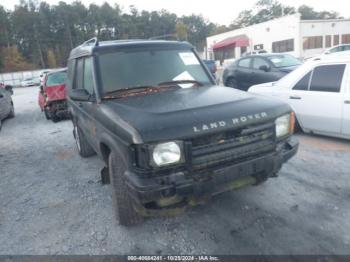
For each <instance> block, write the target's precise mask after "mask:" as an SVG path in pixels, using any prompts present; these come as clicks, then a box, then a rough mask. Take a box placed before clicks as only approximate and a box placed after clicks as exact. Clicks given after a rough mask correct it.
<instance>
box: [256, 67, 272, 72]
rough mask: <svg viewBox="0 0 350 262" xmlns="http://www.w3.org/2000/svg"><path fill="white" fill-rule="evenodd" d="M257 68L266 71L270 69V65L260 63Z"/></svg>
mask: <svg viewBox="0 0 350 262" xmlns="http://www.w3.org/2000/svg"><path fill="white" fill-rule="evenodd" d="M259 70H261V71H265V72H268V71H270V67H268V66H267V65H262V66H260V67H259Z"/></svg>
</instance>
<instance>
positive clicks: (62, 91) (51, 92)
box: [44, 85, 67, 102]
mask: <svg viewBox="0 0 350 262" xmlns="http://www.w3.org/2000/svg"><path fill="white" fill-rule="evenodd" d="M44 92H45V94H46V97H47V101H48V102H50V101H57V100H64V99H66V96H67V91H66V85H57V86H50V87H45V88H44Z"/></svg>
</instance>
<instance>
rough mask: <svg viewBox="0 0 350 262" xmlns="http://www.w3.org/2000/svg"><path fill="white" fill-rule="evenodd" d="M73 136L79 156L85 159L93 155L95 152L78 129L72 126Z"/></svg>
mask: <svg viewBox="0 0 350 262" xmlns="http://www.w3.org/2000/svg"><path fill="white" fill-rule="evenodd" d="M73 135H74V138H75V143H76V145H77V149H78V152H79V155H80V156H82V157H84V158H85V157H89V156H92V155H94V154H95V150H94V149H93V148H92V147H91V146H90V144H89V142H88V141H87V140H86V138H85V136H84V134H83V132H82V131H81V129H80V127H78V126H77V125H74V129H73Z"/></svg>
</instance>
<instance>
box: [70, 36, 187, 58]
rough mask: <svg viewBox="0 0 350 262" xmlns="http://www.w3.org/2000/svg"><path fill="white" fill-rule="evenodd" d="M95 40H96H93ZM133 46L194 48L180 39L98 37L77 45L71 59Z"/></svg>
mask: <svg viewBox="0 0 350 262" xmlns="http://www.w3.org/2000/svg"><path fill="white" fill-rule="evenodd" d="M93 41H94V42H93ZM131 47H145V48H146V47H177V48H179V49H192V48H193V46H192V45H191V44H189V43H188V42H180V41H166V40H145V39H127V40H113V41H101V42H99V41H98V40H97V39H96V38H93V39H90V40H88V41H86V42H84V43H83V44H81V45H80V46H77V47H76V48H74V49H73V50H72V51H71V52H70V56H69V59H72V58H77V57H81V56H88V55H92V54H93V53H94V52H96V51H98V50H104V49H116V48H117V49H118V48H120V49H123V48H131Z"/></svg>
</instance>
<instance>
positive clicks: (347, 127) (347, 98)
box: [342, 64, 350, 136]
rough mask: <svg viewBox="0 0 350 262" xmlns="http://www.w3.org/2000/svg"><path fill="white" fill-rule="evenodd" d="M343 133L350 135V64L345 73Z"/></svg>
mask: <svg viewBox="0 0 350 262" xmlns="http://www.w3.org/2000/svg"><path fill="white" fill-rule="evenodd" d="M344 81H345V87H344V104H343V124H342V134H343V135H345V136H350V64H348V65H347V68H346V73H345V79H344Z"/></svg>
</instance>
